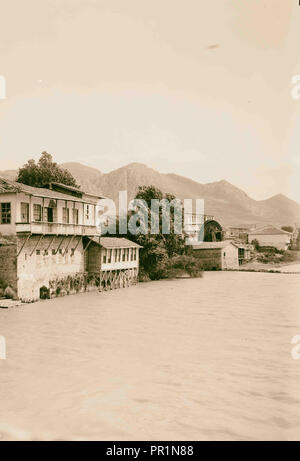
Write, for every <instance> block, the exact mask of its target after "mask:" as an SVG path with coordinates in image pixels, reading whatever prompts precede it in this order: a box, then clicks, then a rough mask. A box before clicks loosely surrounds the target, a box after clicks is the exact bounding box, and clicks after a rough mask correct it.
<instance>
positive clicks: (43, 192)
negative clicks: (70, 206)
mask: <svg viewBox="0 0 300 461" xmlns="http://www.w3.org/2000/svg"><path fill="white" fill-rule="evenodd" d="M17 192H25V193H26V194H30V195H34V196H38V197H45V198H57V199H62V200H71V201H75V202H85V201H86V199H84V198H78V197H74V196H73V195H70V194H64V193H63V192H57V191H55V190H51V189H46V188H44V187H32V186H27V185H26V184H22V183H19V182H16V181H10V180H9V179H5V178H2V177H0V193H17ZM82 193H83V194H85V192H82ZM85 195H86V194H85ZM88 195H90V194H88ZM94 197H97V196H96V195H95V196H94Z"/></svg>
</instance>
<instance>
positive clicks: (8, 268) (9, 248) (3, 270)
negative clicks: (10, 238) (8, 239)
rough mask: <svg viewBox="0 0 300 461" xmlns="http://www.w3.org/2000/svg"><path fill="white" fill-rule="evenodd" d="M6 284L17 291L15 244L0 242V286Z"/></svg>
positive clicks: (2, 286)
mask: <svg viewBox="0 0 300 461" xmlns="http://www.w3.org/2000/svg"><path fill="white" fill-rule="evenodd" d="M7 286H10V287H11V288H13V290H14V291H15V292H17V245H16V243H13V242H12V243H11V244H10V243H8V244H3V245H2V244H0V288H2V289H5V288H6V287H7Z"/></svg>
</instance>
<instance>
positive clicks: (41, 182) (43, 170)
mask: <svg viewBox="0 0 300 461" xmlns="http://www.w3.org/2000/svg"><path fill="white" fill-rule="evenodd" d="M17 182H20V183H22V184H27V186H33V187H45V186H48V185H49V184H50V183H51V182H59V183H61V184H65V185H66V186H73V187H79V186H78V185H77V183H76V180H75V178H74V177H73V176H72V175H71V173H70V172H69V171H68V170H65V169H63V168H61V167H60V166H59V165H58V164H57V163H55V162H54V161H53V159H52V155H51V154H48V152H45V151H44V152H42V154H41V156H40V159H39V161H38V162H37V163H35V161H34V160H28V162H27V163H26V164H25V165H23V166H22V168H19V173H18V178H17Z"/></svg>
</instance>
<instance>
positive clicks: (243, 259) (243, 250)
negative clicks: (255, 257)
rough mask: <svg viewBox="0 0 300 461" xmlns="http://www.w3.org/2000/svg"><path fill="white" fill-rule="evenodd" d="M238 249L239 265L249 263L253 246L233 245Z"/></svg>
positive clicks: (245, 244) (244, 244)
mask: <svg viewBox="0 0 300 461" xmlns="http://www.w3.org/2000/svg"><path fill="white" fill-rule="evenodd" d="M235 245H236V246H237V247H238V249H239V264H240V265H241V264H245V263H247V262H249V261H250V259H251V257H252V252H253V245H250V244H249V243H248V244H247V243H235Z"/></svg>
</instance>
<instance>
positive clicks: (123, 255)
mask: <svg viewBox="0 0 300 461" xmlns="http://www.w3.org/2000/svg"><path fill="white" fill-rule="evenodd" d="M125 251H126V250H125V248H123V254H122V261H125Z"/></svg>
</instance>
